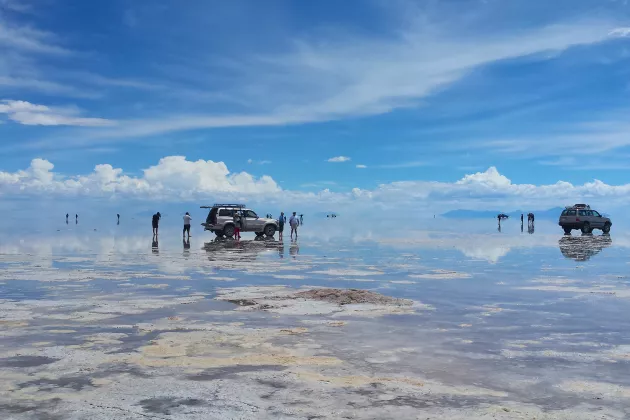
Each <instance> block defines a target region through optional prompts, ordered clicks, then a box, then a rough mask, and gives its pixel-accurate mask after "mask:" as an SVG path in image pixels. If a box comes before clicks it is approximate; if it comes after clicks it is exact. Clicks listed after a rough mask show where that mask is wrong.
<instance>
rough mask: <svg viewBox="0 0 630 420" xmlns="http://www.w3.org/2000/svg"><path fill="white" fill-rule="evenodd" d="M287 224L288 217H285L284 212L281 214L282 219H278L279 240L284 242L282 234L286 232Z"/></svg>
mask: <svg viewBox="0 0 630 420" xmlns="http://www.w3.org/2000/svg"><path fill="white" fill-rule="evenodd" d="M286 222H287V217H286V216H285V215H284V212H283V211H281V212H280V217H279V218H278V239H280V240H282V239H283V237H282V232H284V224H285V223H286Z"/></svg>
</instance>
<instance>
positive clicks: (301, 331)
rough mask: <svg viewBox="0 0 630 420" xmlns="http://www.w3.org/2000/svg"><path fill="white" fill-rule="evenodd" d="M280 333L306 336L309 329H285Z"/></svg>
mask: <svg viewBox="0 0 630 420" xmlns="http://www.w3.org/2000/svg"><path fill="white" fill-rule="evenodd" d="M280 332H281V333H283V334H287V335H299V334H304V333H306V332H308V328H304V327H297V328H285V329H282V330H280Z"/></svg>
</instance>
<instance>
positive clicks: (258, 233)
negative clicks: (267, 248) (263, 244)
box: [256, 232, 265, 238]
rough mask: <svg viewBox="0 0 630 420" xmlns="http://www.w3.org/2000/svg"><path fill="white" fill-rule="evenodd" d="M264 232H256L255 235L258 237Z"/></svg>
mask: <svg viewBox="0 0 630 420" xmlns="http://www.w3.org/2000/svg"><path fill="white" fill-rule="evenodd" d="M264 234H265V232H256V237H257V238H260V237H261V236H263V235H264Z"/></svg>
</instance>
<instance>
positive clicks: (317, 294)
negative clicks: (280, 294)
mask: <svg viewBox="0 0 630 420" xmlns="http://www.w3.org/2000/svg"><path fill="white" fill-rule="evenodd" d="M294 296H295V297H296V298H304V299H308V300H321V301H324V302H330V303H336V304H338V305H351V304H355V303H372V304H377V305H411V304H412V303H413V301H411V300H406V299H397V298H393V297H390V296H385V295H382V294H380V293H375V292H370V291H369V290H361V289H312V290H305V291H303V292H297V293H295V294H294Z"/></svg>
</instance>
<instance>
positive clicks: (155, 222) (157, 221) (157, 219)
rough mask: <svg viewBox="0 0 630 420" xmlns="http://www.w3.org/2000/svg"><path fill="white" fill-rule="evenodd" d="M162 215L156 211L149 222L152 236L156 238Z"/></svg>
mask: <svg viewBox="0 0 630 420" xmlns="http://www.w3.org/2000/svg"><path fill="white" fill-rule="evenodd" d="M161 217H162V215H161V214H160V212H159V211H158V212H157V213H155V214H154V215H153V219H152V220H151V225H152V226H153V236H155V237H157V235H158V227H159V225H160V218H161Z"/></svg>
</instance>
